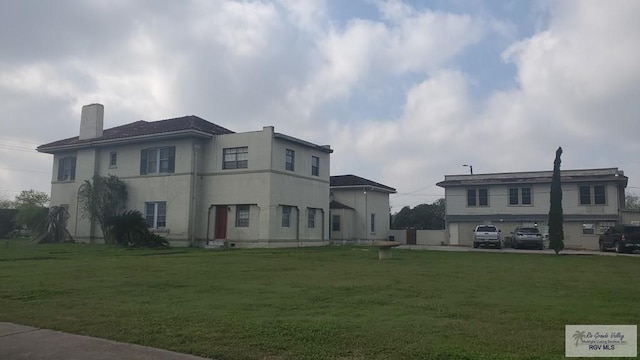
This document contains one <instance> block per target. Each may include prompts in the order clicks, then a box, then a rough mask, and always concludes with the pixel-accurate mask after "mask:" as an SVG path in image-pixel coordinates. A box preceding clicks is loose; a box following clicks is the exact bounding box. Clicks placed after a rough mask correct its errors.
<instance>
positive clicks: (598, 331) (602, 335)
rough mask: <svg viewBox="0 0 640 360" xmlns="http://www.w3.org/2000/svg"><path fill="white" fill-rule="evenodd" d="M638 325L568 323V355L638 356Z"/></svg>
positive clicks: (566, 341)
mask: <svg viewBox="0 0 640 360" xmlns="http://www.w3.org/2000/svg"><path fill="white" fill-rule="evenodd" d="M637 354H638V346H637V325H566V326H565V356H567V357H611V356H617V357H636V356H637Z"/></svg>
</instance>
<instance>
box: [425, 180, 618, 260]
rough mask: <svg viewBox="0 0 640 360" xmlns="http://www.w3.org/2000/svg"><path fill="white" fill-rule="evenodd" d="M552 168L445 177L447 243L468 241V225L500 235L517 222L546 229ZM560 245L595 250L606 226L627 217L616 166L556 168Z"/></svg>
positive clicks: (469, 231) (465, 243) (507, 232)
mask: <svg viewBox="0 0 640 360" xmlns="http://www.w3.org/2000/svg"><path fill="white" fill-rule="evenodd" d="M552 174H553V172H552V171H535V172H514V173H499V174H478V175H445V179H444V181H442V182H439V183H438V184H437V185H438V186H440V187H443V188H444V189H445V199H446V222H447V232H448V238H449V244H450V245H465V246H471V245H472V242H473V240H472V238H473V235H472V233H473V228H474V227H475V226H476V225H478V224H494V225H496V226H497V227H498V228H499V229H500V230H501V231H502V236H503V237H506V236H510V235H511V232H512V231H513V230H514V229H515V228H516V227H517V226H519V225H531V226H537V227H538V228H540V231H541V233H543V234H545V233H547V232H548V217H549V204H550V195H549V194H550V189H551V177H552ZM561 177H562V208H563V212H564V236H565V239H564V243H565V247H567V248H584V249H597V248H598V236H599V234H601V233H602V232H603V231H604V230H605V229H606V228H607V227H609V226H612V225H614V224H616V223H618V222H621V221H628V220H629V219H627V218H628V215H627V214H625V212H624V209H625V188H626V186H627V181H628V179H627V177H626V176H624V172H623V171H622V170H618V169H617V168H608V169H584V170H562V171H561Z"/></svg>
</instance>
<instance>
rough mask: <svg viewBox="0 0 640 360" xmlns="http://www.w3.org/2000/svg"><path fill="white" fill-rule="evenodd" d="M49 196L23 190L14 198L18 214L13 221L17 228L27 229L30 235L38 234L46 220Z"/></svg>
mask: <svg viewBox="0 0 640 360" xmlns="http://www.w3.org/2000/svg"><path fill="white" fill-rule="evenodd" d="M49 200H50V199H49V195H48V194H47V193H44V192H42V191H36V190H33V189H31V190H23V191H21V192H20V194H18V195H17V196H16V199H15V201H14V203H15V204H16V209H18V213H17V214H16V217H15V219H14V223H15V224H16V225H17V226H21V227H23V228H27V229H29V231H31V233H32V235H33V234H36V233H38V232H40V230H41V229H40V228H39V227H40V225H42V224H44V223H45V221H46V218H47V212H48V211H49V210H48V209H47V206H48V205H49Z"/></svg>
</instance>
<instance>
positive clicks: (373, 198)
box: [331, 188, 389, 241]
mask: <svg viewBox="0 0 640 360" xmlns="http://www.w3.org/2000/svg"><path fill="white" fill-rule="evenodd" d="M331 192H332V193H333V199H334V200H335V201H338V202H340V203H342V204H344V205H347V206H349V207H352V208H353V209H355V214H354V215H355V216H354V219H353V225H351V226H352V228H353V237H354V238H355V239H359V240H365V241H376V240H387V239H388V237H389V194H388V193H385V192H380V191H375V190H371V189H370V188H367V189H366V193H365V191H364V189H363V188H353V189H333V190H331ZM371 214H375V219H374V222H375V225H374V229H373V231H371V230H372V229H371ZM336 235H337V234H336Z"/></svg>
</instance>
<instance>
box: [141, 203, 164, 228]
mask: <svg viewBox="0 0 640 360" xmlns="http://www.w3.org/2000/svg"><path fill="white" fill-rule="evenodd" d="M144 217H145V220H146V222H147V226H149V228H151V229H162V228H165V227H167V202H166V201H158V202H146V203H144Z"/></svg>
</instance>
